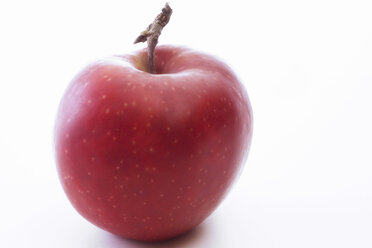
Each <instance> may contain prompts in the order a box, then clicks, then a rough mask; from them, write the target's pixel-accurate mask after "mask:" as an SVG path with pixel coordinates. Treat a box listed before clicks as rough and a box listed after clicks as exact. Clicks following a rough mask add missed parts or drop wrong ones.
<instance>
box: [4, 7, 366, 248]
mask: <svg viewBox="0 0 372 248" xmlns="http://www.w3.org/2000/svg"><path fill="white" fill-rule="evenodd" d="M170 4H171V6H172V7H173V9H174V13H173V16H172V19H171V21H170V23H169V25H168V26H167V27H166V28H165V29H164V31H163V35H162V36H161V38H160V43H162V44H167V43H172V44H180V45H187V46H189V47H192V48H195V49H198V50H203V51H205V52H208V53H211V54H214V55H217V56H218V57H220V58H223V60H225V61H227V62H228V63H229V64H230V65H231V67H232V68H233V69H234V70H235V71H236V73H237V74H238V75H239V77H240V78H241V80H242V82H244V84H245V86H246V88H247V91H248V93H249V96H250V99H251V102H252V105H253V110H254V120H255V123H254V137H253V143H252V148H251V152H250V155H249V159H248V161H247V163H246V166H245V169H244V172H243V174H242V175H241V177H240V178H239V180H238V181H237V183H236V184H235V186H234V188H233V190H232V191H231V192H230V194H229V196H228V197H227V198H226V199H225V201H224V202H223V203H222V204H221V206H220V207H219V208H218V210H217V211H216V212H215V213H214V214H213V215H212V216H211V217H210V218H208V219H207V220H206V221H205V222H204V223H203V224H202V225H200V226H199V227H198V228H196V229H195V230H194V231H193V232H191V233H189V234H187V235H185V236H182V237H180V238H177V239H174V240H171V241H168V242H165V243H160V244H146V243H138V242H133V241H127V240H125V239H122V238H118V237H116V236H113V235H111V234H109V233H106V232H104V231H102V230H100V229H98V228H96V227H94V226H93V225H91V224H89V223H88V222H87V221H85V220H84V219H83V218H82V217H80V216H79V215H78V214H77V213H76V211H75V210H74V209H73V208H72V207H71V205H70V203H69V202H68V200H67V198H66V197H65V195H64V193H63V191H62V188H61V186H60V184H59V181H58V179H57V173H56V169H55V163H54V157H53V146H52V143H53V142H52V132H53V123H54V118H55V114H56V110H57V106H58V102H59V99H60V98H61V96H62V94H63V91H64V89H65V88H66V86H67V84H68V83H69V81H70V79H71V78H72V77H73V76H74V75H75V74H76V73H77V72H78V71H79V69H80V68H81V67H83V66H84V65H85V64H87V63H88V62H90V61H92V60H94V59H97V58H100V57H103V56H106V55H110V54H118V53H127V52H131V51H133V50H137V49H140V48H142V47H144V45H143V44H141V45H136V46H134V45H132V42H133V40H134V39H135V37H136V36H137V35H138V34H139V32H141V31H142V30H143V29H144V28H145V27H146V26H147V25H148V24H149V23H150V22H151V21H152V20H153V19H154V17H155V16H156V15H157V14H158V13H159V11H160V9H161V8H162V6H163V5H164V1H141V0H136V1H124V0H116V1H114V0H106V1H92V0H89V1H72V0H71V1H68V0H66V1H46V0H45V1H42V0H34V1H10V0H9V1H7V0H2V1H1V2H0V37H1V38H0V247H4V248H8V247H72V248H75V247H77V248H80V247H89V248H91V247H92V248H94V247H115V248H116V247H130V248H137V247H138V248H141V247H146V248H151V247H181V248H183V247H192V248H194V247H196V248H198V247H203V248H204V247H214V248H226V247H227V248H230V247H231V248H235V247H249V248H250V247H252V248H267V247H273V248H277V247H283V248H284V247H285V248H291V247H293V248H298V247H300V248H306V247H317V248H320V247H327V248H329V247H338V248H342V247H358V248H364V247H369V248H370V247H372V3H371V1H370V0H365V1H362V0H311V1H310V0H309V1H308V0H279V1H278V0H251V1H232V0H229V1H216V0H215V1H206V0H203V1H200V0H195V1H194V0H188V1H171V2H170Z"/></svg>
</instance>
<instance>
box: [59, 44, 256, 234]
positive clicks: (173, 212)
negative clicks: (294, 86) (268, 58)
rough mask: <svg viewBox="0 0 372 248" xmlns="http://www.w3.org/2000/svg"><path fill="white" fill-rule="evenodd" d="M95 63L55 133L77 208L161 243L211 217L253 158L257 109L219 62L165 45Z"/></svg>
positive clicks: (79, 79) (78, 80) (62, 111)
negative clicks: (151, 58) (152, 64)
mask: <svg viewBox="0 0 372 248" xmlns="http://www.w3.org/2000/svg"><path fill="white" fill-rule="evenodd" d="M147 59H148V55H147V53H146V50H145V49H144V50H140V51H137V52H135V53H132V54H128V55H123V56H112V57H108V58H105V59H102V60H98V61H96V62H94V63H92V64H90V65H88V66H87V67H86V68H85V69H83V70H82V71H81V72H80V73H79V74H78V75H77V76H76V77H75V78H74V79H73V80H72V82H71V83H70V85H69V87H68V88H67V90H66V91H65V93H64V96H63V98H62V100H61V103H60V107H59V110H58V114H57V119H56V125H55V153H56V162H57V169H58V173H59V177H60V181H61V183H62V186H63V188H64V191H65V192H66V194H67V196H68V198H69V200H70V201H71V203H72V205H73V206H74V207H75V209H76V210H77V211H78V212H79V213H80V214H81V215H82V216H83V217H85V218H86V219H87V220H88V221H90V222H91V223H93V224H95V225H96V226H98V227H100V228H102V229H104V230H107V231H109V232H111V233H114V234H117V235H120V236H123V237H126V238H130V239H136V240H143V241H156V240H164V239H168V238H171V237H174V236H176V235H179V234H181V233H184V232H186V231H188V230H190V229H192V228H193V227H195V226H196V225H198V224H199V223H201V222H202V221H203V220H204V219H205V218H207V217H208V216H209V215H210V214H211V213H212V212H213V211H214V210H215V209H216V208H217V206H218V205H219V203H220V202H221V201H222V200H223V198H224V197H225V196H226V193H227V192H228V190H229V189H230V186H231V184H232V182H233V181H234V179H236V178H237V175H238V174H239V172H240V171H241V168H242V165H243V164H244V161H245V159H246V157H247V153H248V150H249V146H250V141H251V136H252V110H251V106H250V103H249V99H248V96H247V93H246V91H245V89H244V87H243V85H242V84H241V83H240V82H239V80H238V79H237V77H236V76H235V75H234V73H233V72H232V70H231V69H230V68H229V67H228V66H227V65H226V64H224V63H223V62H221V61H220V60H218V59H216V58H215V57H213V56H210V55H207V54H204V53H201V52H198V51H194V50H191V49H188V48H185V47H177V46H170V45H163V46H159V47H157V48H156V50H155V61H156V73H149V72H148V63H147Z"/></svg>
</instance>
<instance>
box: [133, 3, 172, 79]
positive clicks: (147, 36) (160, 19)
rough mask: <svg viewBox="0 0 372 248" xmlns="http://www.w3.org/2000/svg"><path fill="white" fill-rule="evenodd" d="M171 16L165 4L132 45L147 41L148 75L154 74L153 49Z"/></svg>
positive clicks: (169, 8) (170, 10)
mask: <svg viewBox="0 0 372 248" xmlns="http://www.w3.org/2000/svg"><path fill="white" fill-rule="evenodd" d="M171 15H172V9H171V7H169V4H168V3H166V4H165V6H164V8H163V9H162V10H161V13H160V14H159V15H158V16H157V17H156V18H155V20H154V21H153V23H151V24H150V25H149V26H148V27H147V28H146V30H145V31H143V32H142V33H141V34H140V35H139V36H138V37H137V39H136V40H135V41H134V44H136V43H138V42H145V41H147V54H148V58H149V71H150V73H156V71H155V58H154V53H155V47H156V45H157V44H158V38H159V36H160V34H161V31H162V30H163V28H164V27H165V25H167V24H168V22H169V19H170V17H171Z"/></svg>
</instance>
